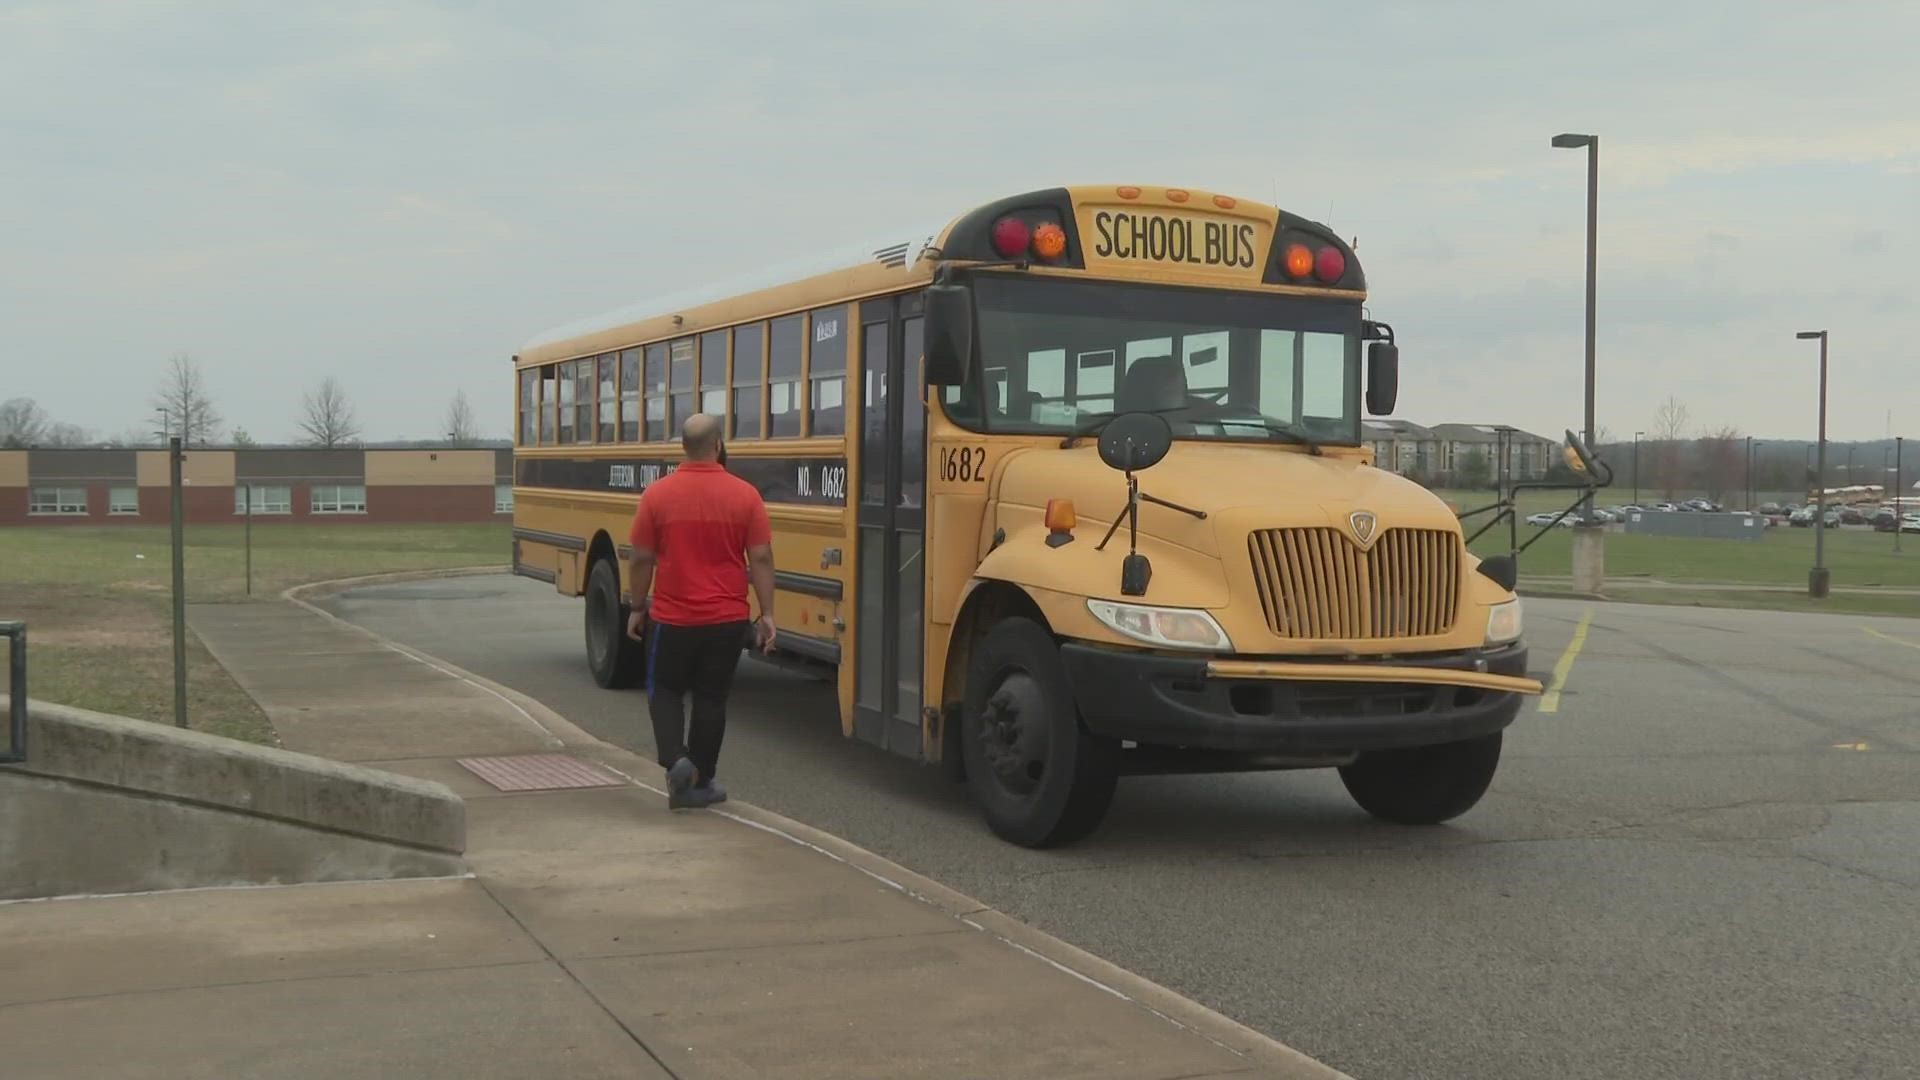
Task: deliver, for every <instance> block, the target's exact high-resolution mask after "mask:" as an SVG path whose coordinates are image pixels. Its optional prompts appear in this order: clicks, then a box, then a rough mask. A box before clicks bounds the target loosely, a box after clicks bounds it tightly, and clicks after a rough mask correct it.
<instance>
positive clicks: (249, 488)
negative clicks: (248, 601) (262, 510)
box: [247, 484, 253, 596]
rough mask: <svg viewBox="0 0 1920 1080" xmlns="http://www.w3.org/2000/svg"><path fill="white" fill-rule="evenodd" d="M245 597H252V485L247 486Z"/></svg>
mask: <svg viewBox="0 0 1920 1080" xmlns="http://www.w3.org/2000/svg"><path fill="white" fill-rule="evenodd" d="M247 595H248V596H252V595H253V485H252V484H248V485H247Z"/></svg>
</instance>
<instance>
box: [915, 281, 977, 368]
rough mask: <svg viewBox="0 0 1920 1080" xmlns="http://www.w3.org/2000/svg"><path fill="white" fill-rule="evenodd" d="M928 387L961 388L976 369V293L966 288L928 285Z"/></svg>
mask: <svg viewBox="0 0 1920 1080" xmlns="http://www.w3.org/2000/svg"><path fill="white" fill-rule="evenodd" d="M926 319H927V321H926V349H927V366H926V379H927V385H928V386H960V385H962V384H964V383H965V382H966V381H967V375H968V373H969V372H970V371H971V370H972V368H973V291H972V290H971V289H968V288H967V287H966V286H964V285H929V286H927V314H926Z"/></svg>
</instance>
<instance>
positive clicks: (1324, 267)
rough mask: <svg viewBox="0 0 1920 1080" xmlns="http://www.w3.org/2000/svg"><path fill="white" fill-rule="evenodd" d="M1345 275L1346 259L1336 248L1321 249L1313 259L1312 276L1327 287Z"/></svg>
mask: <svg viewBox="0 0 1920 1080" xmlns="http://www.w3.org/2000/svg"><path fill="white" fill-rule="evenodd" d="M1346 273H1347V257H1346V256H1345V255H1342V254H1341V253H1340V249H1339V248H1337V247H1323V248H1321V249H1320V253H1319V254H1318V255H1315V256H1314V257H1313V276H1314V277H1317V278H1319V279H1320V280H1321V281H1324V282H1326V283H1327V284H1329V285H1331V284H1333V283H1334V282H1336V281H1339V280H1340V279H1341V278H1342V277H1345V276H1346Z"/></svg>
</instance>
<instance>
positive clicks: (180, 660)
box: [167, 435, 187, 727]
mask: <svg viewBox="0 0 1920 1080" xmlns="http://www.w3.org/2000/svg"><path fill="white" fill-rule="evenodd" d="M167 450H168V453H167V458H168V468H167V483H168V486H169V487H170V488H171V492H170V494H171V495H172V502H173V726H174V727H186V726H187V562H186V550H185V549H186V537H185V532H186V530H185V527H184V522H183V520H182V519H183V511H182V509H181V505H180V501H181V500H180V466H181V463H182V462H183V461H185V459H186V454H184V453H182V452H181V450H180V436H178V435H175V436H172V437H170V438H169V439H168V440H167Z"/></svg>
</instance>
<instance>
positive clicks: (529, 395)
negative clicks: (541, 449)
mask: <svg viewBox="0 0 1920 1080" xmlns="http://www.w3.org/2000/svg"><path fill="white" fill-rule="evenodd" d="M539 409H540V372H539V371H537V370H535V369H534V368H525V369H523V370H522V371H521V372H520V445H521V446H537V445H539V442H540V423H539V419H538V413H539Z"/></svg>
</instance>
